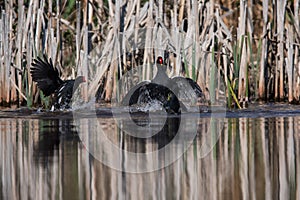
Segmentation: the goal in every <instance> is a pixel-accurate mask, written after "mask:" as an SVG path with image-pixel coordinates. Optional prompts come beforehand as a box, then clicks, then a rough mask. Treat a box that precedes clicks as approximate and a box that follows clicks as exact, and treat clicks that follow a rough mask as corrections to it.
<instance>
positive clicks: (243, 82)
mask: <svg viewBox="0 0 300 200" xmlns="http://www.w3.org/2000/svg"><path fill="white" fill-rule="evenodd" d="M72 2H74V1H72ZM69 4H70V5H71V3H67V1H60V0H57V1H52V0H49V1H44V0H41V1H33V0H30V1H28V3H26V4H25V3H24V2H23V1H9V2H4V4H0V6H3V8H2V9H3V10H2V12H1V17H0V27H1V28H0V74H1V75H0V83H1V85H0V87H1V89H0V100H1V104H2V105H10V104H11V103H17V104H18V105H22V104H25V103H27V105H29V106H31V105H32V104H36V103H39V102H40V101H41V100H43V99H42V98H41V96H40V92H39V91H38V90H37V88H36V86H35V84H34V83H32V79H31V77H30V74H29V68H30V63H31V61H32V59H33V58H35V57H36V56H38V55H41V54H43V53H46V54H47V55H48V56H49V57H51V58H52V59H53V60H54V63H55V64H56V66H57V67H58V68H59V69H60V70H61V71H62V73H61V74H62V77H63V78H69V77H74V76H75V75H78V74H83V75H85V76H87V77H89V82H88V84H86V85H84V86H83V87H84V88H83V89H82V95H83V97H84V99H85V100H86V101H87V100H88V99H89V98H91V97H94V96H95V95H96V94H97V96H98V98H100V99H103V100H105V101H110V100H111V98H112V97H113V96H114V95H113V94H114V93H116V92H117V91H118V88H117V86H118V79H119V78H120V77H122V76H123V75H124V73H126V72H127V71H128V68H130V69H132V68H134V67H136V66H137V65H139V64H142V65H144V66H148V65H149V63H152V62H153V61H154V59H153V58H154V57H155V56H157V55H158V54H162V53H164V49H166V50H168V51H169V52H170V66H172V68H171V69H170V72H169V73H170V75H187V76H190V77H191V78H193V79H194V80H196V81H197V82H198V84H199V85H200V86H201V87H202V89H203V90H204V91H205V95H206V97H207V98H210V97H215V98H216V99H217V100H218V99H219V98H222V97H220V94H226V97H227V98H231V97H232V96H236V97H237V100H236V101H235V103H232V104H239V103H241V102H244V103H245V102H246V103H247V102H249V101H251V100H256V99H257V98H258V99H265V100H288V101H289V102H293V101H294V102H298V101H299V96H300V76H299V74H300V68H299V66H300V63H299V36H300V30H299V1H298V0H296V1H294V2H292V1H286V0H285V1H274V2H272V3H271V2H269V1H266V0H263V1H262V2H261V3H259V4H257V3H256V4H254V3H253V1H251V0H248V1H243V0H241V1H239V2H238V3H236V2H232V1H222V0H220V1H197V2H190V1H183V0H177V1H172V2H171V1H165V2H163V1H162V0H160V1H157V2H155V1H153V0H150V1H146V2H144V1H140V0H135V1H115V2H113V1H111V0H109V1H107V2H106V1H102V0H94V1H81V2H80V1H76V3H75V4H72V5H73V6H70V8H68V9H67V7H68V5H69ZM16 5H17V6H16ZM67 10H68V12H67ZM271 24H274V25H272V26H271ZM142 30H143V31H142ZM121 33H122V34H121ZM141 35H142V36H141ZM128 38H130V42H131V44H130V46H129V45H128V42H129V40H128ZM141 39H142V40H143V41H141ZM142 47H147V48H142ZM73 52H74V53H73ZM128 52H130V55H131V56H132V57H128V56H129V54H127V53H128ZM73 54H74V55H73ZM72 59H73V61H72ZM128 59H131V60H130V61H131V62H130V63H129V66H128ZM72 64H73V66H72ZM183 69H186V70H183ZM183 71H185V73H183ZM153 73H154V72H153V69H152V68H151V67H145V68H144V71H143V76H144V77H143V78H150V77H151V75H152V74H153ZM211 79H215V80H214V81H212V80H211ZM223 83H225V85H226V86H227V87H221V85H222V84H223ZM228 84H230V86H229V87H228ZM211 86H213V88H212V87H211ZM226 88H227V89H226ZM228 88H231V89H232V90H229V89H228ZM223 90H224V91H223ZM97 91H98V93H97ZM99 91H100V93H99ZM124 92H126V90H125V91H124ZM230 106H231V105H230Z"/></svg>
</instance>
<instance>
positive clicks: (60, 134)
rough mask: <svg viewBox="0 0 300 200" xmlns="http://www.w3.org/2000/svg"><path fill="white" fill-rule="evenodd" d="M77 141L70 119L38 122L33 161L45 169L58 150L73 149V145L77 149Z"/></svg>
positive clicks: (56, 155) (52, 160)
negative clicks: (37, 135)
mask: <svg viewBox="0 0 300 200" xmlns="http://www.w3.org/2000/svg"><path fill="white" fill-rule="evenodd" d="M79 141H80V139H79V137H78V134H77V132H76V130H75V126H74V125H73V120H72V119H43V120H40V121H39V137H38V140H37V141H36V142H35V143H34V146H33V149H34V158H35V161H36V163H37V164H41V165H43V166H45V167H46V166H47V165H48V164H49V163H53V162H54V159H55V157H58V152H59V151H60V150H68V149H69V148H70V147H71V148H70V149H74V145H76V148H75V149H77V145H78V144H79Z"/></svg>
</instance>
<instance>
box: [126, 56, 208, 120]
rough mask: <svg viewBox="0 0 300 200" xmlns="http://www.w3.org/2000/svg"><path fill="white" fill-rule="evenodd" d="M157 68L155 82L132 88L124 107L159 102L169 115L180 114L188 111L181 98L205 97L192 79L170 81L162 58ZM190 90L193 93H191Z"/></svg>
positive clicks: (145, 82)
mask: <svg viewBox="0 0 300 200" xmlns="http://www.w3.org/2000/svg"><path fill="white" fill-rule="evenodd" d="M156 66H157V73H156V75H155V77H154V78H153V80H151V81H143V82H140V83H139V84H137V85H136V86H134V87H133V88H131V89H130V90H129V92H128V93H127V94H126V95H125V97H124V98H123V100H122V102H121V104H122V105H125V106H132V105H138V106H139V107H141V106H144V105H147V104H149V103H150V104H152V103H153V102H159V103H160V105H161V106H162V107H163V108H164V109H165V110H166V112H167V113H171V114H173V113H174V114H179V113H180V112H181V111H183V110H186V107H185V105H184V104H183V103H182V102H180V100H179V99H178V98H179V97H181V96H185V97H188V98H191V97H190V96H191V94H195V95H196V96H197V97H198V98H200V97H203V93H202V90H201V88H200V87H199V85H198V84H197V83H196V82H195V81H193V80H192V79H190V78H184V77H174V78H172V79H170V78H169V77H168V75H167V74H166V65H165V64H164V61H163V58H162V57H161V56H159V57H158V58H157V60H156ZM187 84H188V85H187ZM186 86H188V87H186ZM189 86H190V87H189ZM189 88H191V89H192V90H193V91H189V90H188V89H189ZM175 93H176V94H175Z"/></svg>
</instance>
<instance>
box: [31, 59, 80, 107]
mask: <svg viewBox="0 0 300 200" xmlns="http://www.w3.org/2000/svg"><path fill="white" fill-rule="evenodd" d="M31 65H32V67H31V68H30V73H31V76H32V80H33V81H34V82H36V83H37V86H38V88H39V89H40V90H42V91H43V93H44V95H45V96H50V95H52V94H54V96H55V97H56V101H55V103H54V104H53V106H52V109H51V110H56V109H60V110H63V109H69V108H70V103H71V99H72V96H73V93H74V91H75V90H76V89H77V88H78V86H79V84H80V83H82V82H85V81H86V80H85V77H84V76H78V77H77V78H76V79H72V80H62V79H61V78H60V77H59V72H58V70H57V69H56V68H55V67H54V66H53V63H52V60H51V58H50V59H49V61H48V59H47V57H46V56H45V55H44V56H43V59H41V58H40V57H38V58H37V59H34V62H33V63H32V64H31Z"/></svg>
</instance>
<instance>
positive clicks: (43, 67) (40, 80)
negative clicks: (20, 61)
mask: <svg viewBox="0 0 300 200" xmlns="http://www.w3.org/2000/svg"><path fill="white" fill-rule="evenodd" d="M43 57H44V58H43V59H41V58H39V57H38V58H37V59H34V62H33V63H32V64H31V65H32V67H31V68H30V73H31V76H32V80H33V81H35V82H36V83H37V86H38V87H39V88H40V89H41V90H42V91H43V93H44V94H45V96H49V95H51V94H52V93H54V92H55V91H56V90H57V89H58V88H59V87H60V85H61V84H62V83H63V81H62V80H61V79H60V78H59V73H58V70H57V69H56V68H54V67H53V64H52V60H51V58H50V59H49V61H48V60H47V58H46V56H45V55H44V56H43Z"/></svg>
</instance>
